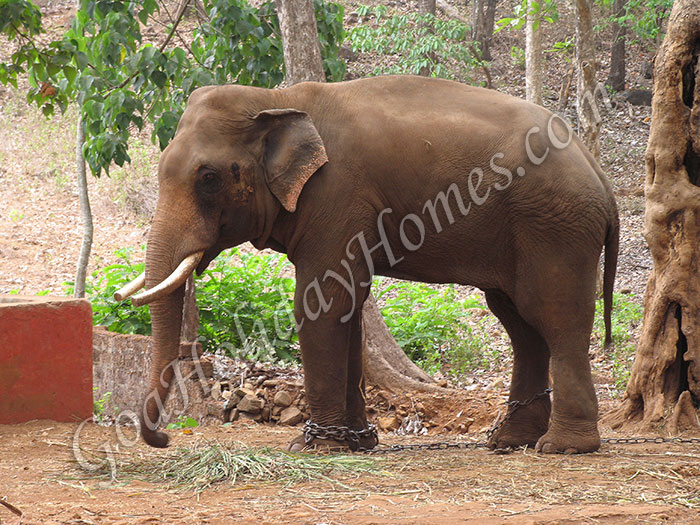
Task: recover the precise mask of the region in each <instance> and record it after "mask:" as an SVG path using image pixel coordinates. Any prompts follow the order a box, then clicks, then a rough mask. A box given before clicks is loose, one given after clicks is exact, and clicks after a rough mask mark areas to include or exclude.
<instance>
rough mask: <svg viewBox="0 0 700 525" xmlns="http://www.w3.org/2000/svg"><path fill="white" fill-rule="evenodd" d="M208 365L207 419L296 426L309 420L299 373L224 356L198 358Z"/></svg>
mask: <svg viewBox="0 0 700 525" xmlns="http://www.w3.org/2000/svg"><path fill="white" fill-rule="evenodd" d="M204 361H209V362H212V364H213V366H212V376H213V377H212V378H211V379H209V380H208V381H207V383H208V385H207V387H208V388H207V390H208V396H207V397H208V399H207V400H206V406H207V413H208V416H213V417H214V418H215V419H218V420H221V421H223V422H233V421H237V420H250V421H255V422H256V423H263V422H264V423H272V424H280V425H298V424H299V423H302V422H304V421H306V420H307V419H309V410H308V406H307V404H306V399H305V396H304V382H303V379H302V374H301V370H295V369H290V368H277V367H272V366H270V365H269V364H268V365H266V366H263V365H262V364H261V363H250V362H246V361H241V360H237V359H230V358H228V357H225V356H218V355H217V356H213V355H211V354H209V355H206V356H202V358H201V359H200V362H204Z"/></svg>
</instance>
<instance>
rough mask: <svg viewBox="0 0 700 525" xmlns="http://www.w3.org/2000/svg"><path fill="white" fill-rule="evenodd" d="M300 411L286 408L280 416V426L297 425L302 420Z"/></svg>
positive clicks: (294, 408)
mask: <svg viewBox="0 0 700 525" xmlns="http://www.w3.org/2000/svg"><path fill="white" fill-rule="evenodd" d="M303 417H304V416H303V415H302V413H301V410H299V409H298V408H296V407H287V408H285V409H284V410H282V413H281V414H280V425H297V424H299V423H301V420H302V419H303Z"/></svg>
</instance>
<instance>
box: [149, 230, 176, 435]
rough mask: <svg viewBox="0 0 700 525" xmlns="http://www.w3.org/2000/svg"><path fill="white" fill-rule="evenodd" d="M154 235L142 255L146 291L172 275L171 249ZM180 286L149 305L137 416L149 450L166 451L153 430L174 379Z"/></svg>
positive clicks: (157, 422) (155, 233)
mask: <svg viewBox="0 0 700 525" xmlns="http://www.w3.org/2000/svg"><path fill="white" fill-rule="evenodd" d="M163 238H164V237H161V236H159V235H158V231H157V230H152V231H151V235H150V236H149V241H148V249H147V252H146V287H147V288H153V287H155V286H157V285H158V284H160V283H162V282H163V281H164V280H166V279H167V278H168V276H169V275H170V274H171V273H172V270H173V266H174V265H175V264H177V261H175V263H173V249H172V245H170V244H168V241H167V239H168V237H167V236H166V237H165V239H166V240H165V241H163ZM184 290H185V286H184V281H183V284H181V285H180V286H178V287H176V288H175V290H173V291H172V292H171V293H169V294H167V295H164V296H162V297H160V298H158V299H157V300H155V301H154V302H152V303H151V304H150V305H149V308H150V311H151V322H152V325H153V354H152V360H151V374H150V380H149V386H148V390H147V391H146V393H145V396H146V397H145V399H144V404H143V411H142V413H141V418H140V419H141V435H142V436H143V439H144V441H145V442H146V443H148V444H149V445H151V446H152V447H159V448H162V447H166V446H167V445H168V439H169V438H168V435H167V434H166V433H165V432H158V431H157V430H156V429H157V427H158V424H159V422H160V417H161V412H162V411H163V407H164V406H165V401H166V398H167V396H168V391H169V390H170V384H171V382H172V380H173V377H174V375H175V368H174V367H175V366H177V359H178V354H179V348H180V329H181V326H182V305H183V297H184Z"/></svg>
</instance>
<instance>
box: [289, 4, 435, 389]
mask: <svg viewBox="0 0 700 525" xmlns="http://www.w3.org/2000/svg"><path fill="white" fill-rule="evenodd" d="M300 4H308V5H307V6H305V7H303V8H302V7H301V6H300ZM291 5H293V6H294V7H293V8H290V7H289V6H291ZM432 10H433V11H432V12H433V13H435V4H434V2H433V7H432ZM277 14H278V16H279V18H280V27H281V28H282V45H283V47H284V61H285V66H286V68H287V82H288V83H289V84H290V85H292V84H296V83H297V82H302V81H304V80H314V81H317V82H324V81H325V76H324V74H323V64H322V62H321V54H320V52H319V44H318V34H317V30H316V24H315V20H316V19H315V17H314V11H313V1H312V0H277ZM302 16H303V17H306V20H301V19H300V17H302ZM290 17H291V18H290ZM309 24H312V25H313V31H312V30H311V29H310V28H309V27H308V26H309ZM312 34H313V41H312V37H311V35H312ZM290 39H291V40H297V41H296V42H293V43H290V42H289V40H290ZM362 328H363V332H364V334H363V335H364V339H365V340H364V345H363V346H364V349H363V354H364V363H365V378H366V379H367V381H368V382H369V383H370V384H373V385H375V386H378V387H380V388H382V389H384V390H388V391H390V392H395V393H398V392H410V391H413V390H434V389H438V388H439V387H437V386H436V385H435V382H434V380H433V379H432V378H431V377H430V376H429V375H428V374H426V373H425V372H423V371H422V370H421V369H420V368H418V367H417V366H416V365H415V364H413V362H412V361H411V360H410V359H409V358H408V357H407V356H406V354H405V353H404V352H403V350H401V348H400V347H399V345H398V344H397V343H396V341H395V340H394V338H393V337H392V336H391V334H390V333H389V329H388V328H387V326H386V323H385V322H384V319H383V318H382V316H381V313H380V312H379V310H378V309H377V304H376V302H375V300H374V297H372V296H371V295H370V297H369V298H368V299H367V301H365V305H364V308H363V310H362Z"/></svg>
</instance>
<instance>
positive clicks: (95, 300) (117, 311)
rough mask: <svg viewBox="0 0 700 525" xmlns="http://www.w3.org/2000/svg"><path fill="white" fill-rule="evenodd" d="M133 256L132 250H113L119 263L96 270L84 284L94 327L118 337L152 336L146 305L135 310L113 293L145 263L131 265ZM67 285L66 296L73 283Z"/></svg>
mask: <svg viewBox="0 0 700 525" xmlns="http://www.w3.org/2000/svg"><path fill="white" fill-rule="evenodd" d="M143 250H144V247H141V251H143ZM133 253H134V249H133V248H122V249H120V250H117V251H115V252H114V254H115V255H116V256H117V259H118V260H119V262H118V263H115V264H111V265H109V266H106V267H104V268H102V269H100V270H95V271H94V272H93V273H92V275H91V276H90V278H88V279H87V281H86V283H85V295H86V296H87V298H88V299H90V302H91V303H92V321H93V324H95V325H101V326H104V327H105V328H107V330H109V331H110V332H118V333H120V334H141V335H151V314H150V313H149V311H148V307H147V306H141V307H139V308H136V307H134V306H133V305H132V304H131V301H124V302H121V303H119V302H117V301H115V300H114V292H116V291H117V290H119V288H121V287H122V286H124V285H125V284H126V283H128V282H129V281H131V280H133V279H135V278H136V277H138V276H139V274H140V273H141V272H143V269H144V263H136V264H133V263H132V262H131V257H132V256H133ZM66 285H67V293H68V294H69V295H73V289H74V286H73V283H66Z"/></svg>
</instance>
